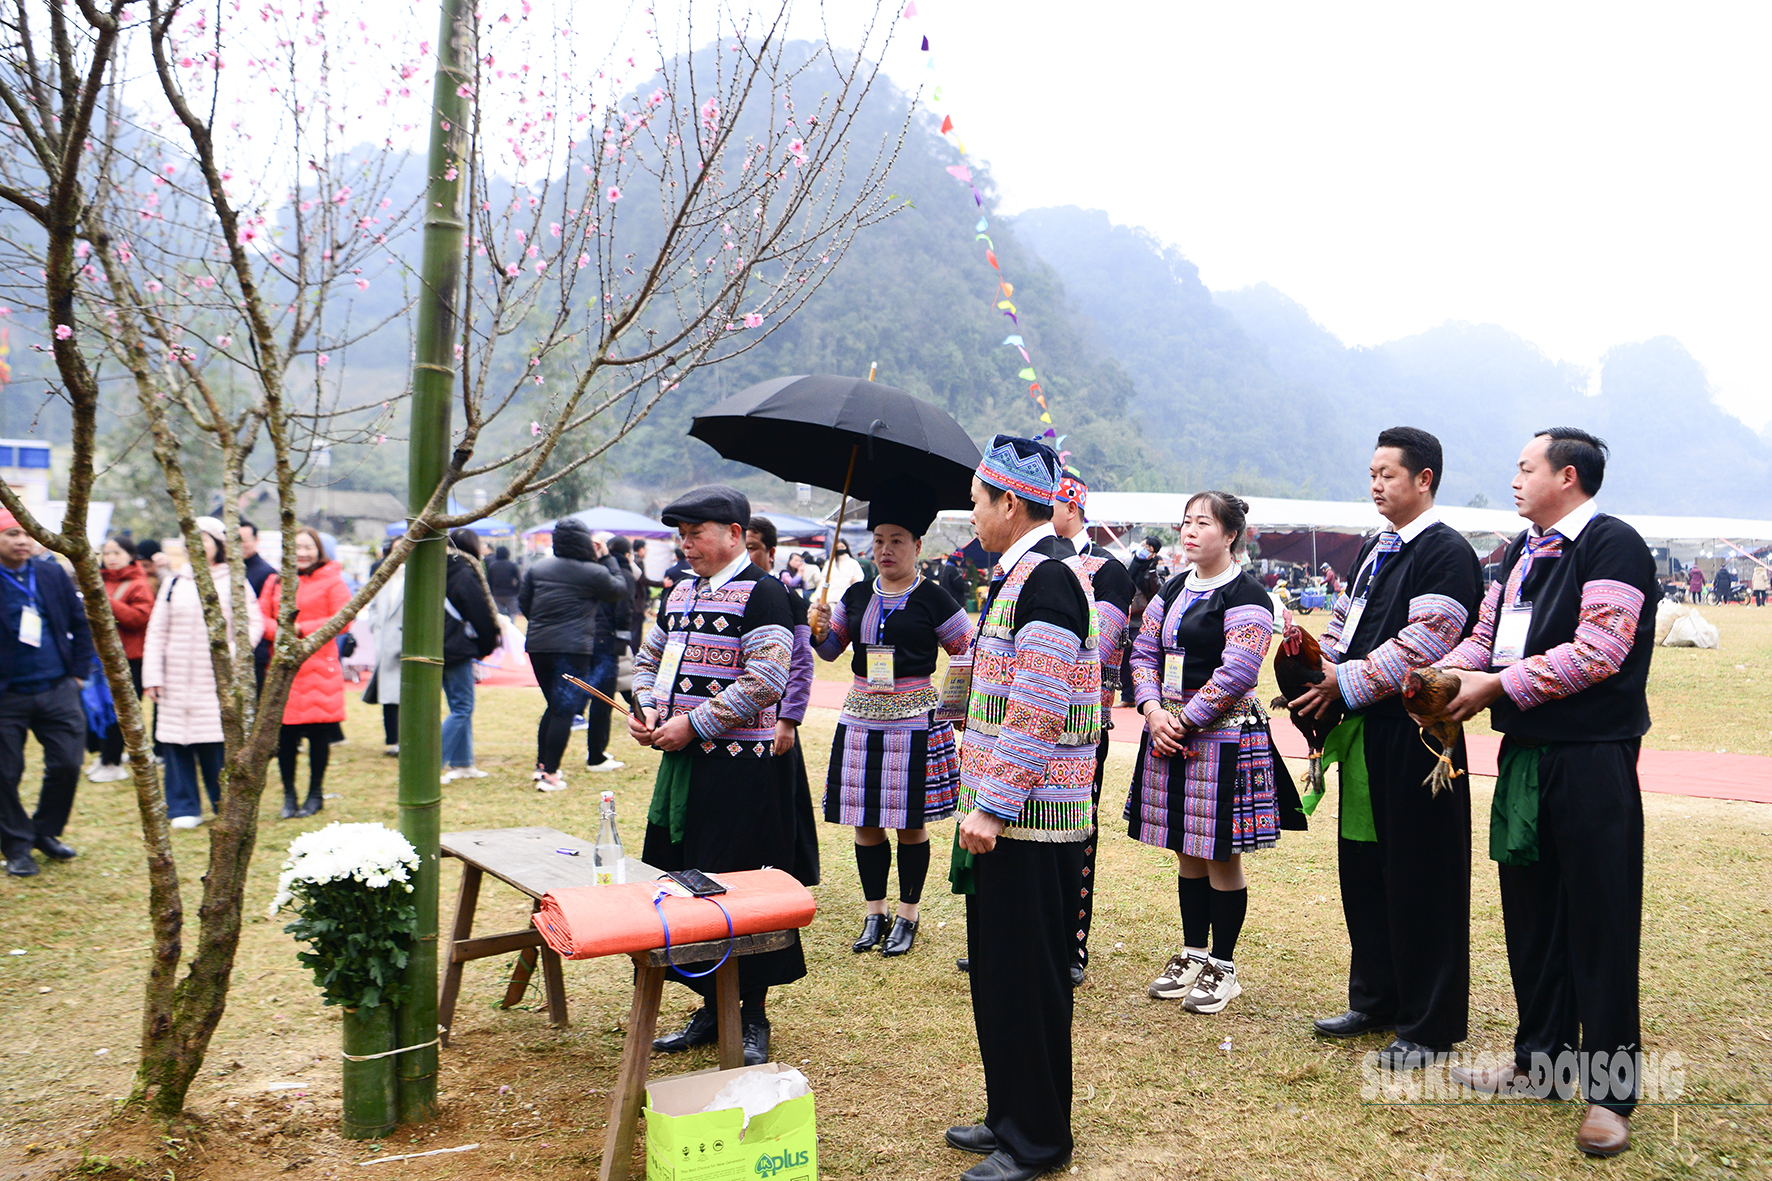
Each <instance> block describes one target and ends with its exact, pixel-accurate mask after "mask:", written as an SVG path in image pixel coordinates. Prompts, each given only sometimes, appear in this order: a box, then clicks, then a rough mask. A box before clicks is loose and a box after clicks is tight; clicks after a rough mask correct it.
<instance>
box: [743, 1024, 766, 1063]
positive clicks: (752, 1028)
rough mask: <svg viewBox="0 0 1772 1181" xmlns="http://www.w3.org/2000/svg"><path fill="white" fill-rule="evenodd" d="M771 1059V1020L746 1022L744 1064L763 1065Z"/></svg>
mask: <svg viewBox="0 0 1772 1181" xmlns="http://www.w3.org/2000/svg"><path fill="white" fill-rule="evenodd" d="M767 1061H769V1022H767V1021H747V1022H745V1023H744V1064H745V1065H746V1066H761V1065H763V1064H764V1063H765V1062H767Z"/></svg>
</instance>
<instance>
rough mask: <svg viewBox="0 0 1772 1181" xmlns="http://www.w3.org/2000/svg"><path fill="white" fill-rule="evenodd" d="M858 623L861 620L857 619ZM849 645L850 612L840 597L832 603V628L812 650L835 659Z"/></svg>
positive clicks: (828, 658) (826, 657)
mask: <svg viewBox="0 0 1772 1181" xmlns="http://www.w3.org/2000/svg"><path fill="white" fill-rule="evenodd" d="M856 622H857V623H858V624H859V623H860V621H859V620H857V621H856ZM847 647H849V612H848V610H847V609H845V608H844V606H843V600H842V599H838V600H837V601H836V602H834V603H832V604H831V630H830V631H828V632H826V633H825V637H824V642H823V643H821V644H818V645H816V646H815V647H814V648H813V649H812V650H813V651H814V652H817V653H818V654H819V655H820V656H822V657H824V658H825V659H826V660H835V659H837V657H839V656H841V655H843V649H845V648H847Z"/></svg>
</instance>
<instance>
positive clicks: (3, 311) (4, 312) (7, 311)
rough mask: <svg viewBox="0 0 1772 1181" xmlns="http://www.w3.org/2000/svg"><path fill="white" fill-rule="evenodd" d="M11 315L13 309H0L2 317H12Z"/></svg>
mask: <svg viewBox="0 0 1772 1181" xmlns="http://www.w3.org/2000/svg"><path fill="white" fill-rule="evenodd" d="M10 315H12V309H11V308H7V307H0V316H10Z"/></svg>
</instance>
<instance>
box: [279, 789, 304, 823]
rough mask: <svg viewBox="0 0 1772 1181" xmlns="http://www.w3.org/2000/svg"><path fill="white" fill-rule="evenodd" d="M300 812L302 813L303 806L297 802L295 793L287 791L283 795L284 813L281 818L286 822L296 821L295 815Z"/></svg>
mask: <svg viewBox="0 0 1772 1181" xmlns="http://www.w3.org/2000/svg"><path fill="white" fill-rule="evenodd" d="M299 811H301V805H300V804H297V803H296V802H295V793H294V792H292V791H285V792H284V793H283V813H282V817H281V818H282V819H284V820H292V819H294V817H295V814H296V813H297V812H299Z"/></svg>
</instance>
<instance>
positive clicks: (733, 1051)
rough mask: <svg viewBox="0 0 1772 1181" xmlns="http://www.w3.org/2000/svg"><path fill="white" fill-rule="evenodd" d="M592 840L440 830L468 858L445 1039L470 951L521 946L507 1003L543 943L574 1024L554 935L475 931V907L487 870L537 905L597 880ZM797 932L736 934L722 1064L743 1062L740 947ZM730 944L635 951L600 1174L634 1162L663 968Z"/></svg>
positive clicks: (515, 831) (723, 973) (632, 872)
mask: <svg viewBox="0 0 1772 1181" xmlns="http://www.w3.org/2000/svg"><path fill="white" fill-rule="evenodd" d="M591 844H592V843H591V842H589V841H586V840H583V839H582V838H579V837H575V836H572V835H570V834H568V833H564V832H561V831H560V830H559V829H556V828H487V829H479V830H475V831H471V832H446V833H444V834H443V837H442V852H443V856H445V857H455V858H458V859H460V861H461V863H462V871H461V889H460V891H459V892H458V893H457V895H456V903H455V922H454V923H453V924H451V926H450V935H449V943H448V945H447V946H446V947H445V948H444V949H443V963H444V965H445V968H444V972H443V986H442V994H441V996H440V997H439V998H438V1001H437V1021H438V1023H439V1024H440V1025H442V1026H443V1027H444V1032H443V1034H442V1038H443V1044H444V1045H445V1046H447V1045H448V1044H449V1032H448V1029H449V1026H450V1025H451V1024H452V1023H453V1021H454V1018H455V1002H456V999H457V997H458V996H459V995H460V993H461V974H462V965H463V964H465V963H467V962H468V961H469V960H478V959H485V958H486V957H488V956H495V955H508V954H510V953H511V952H513V951H517V952H521V955H520V956H519V958H518V960H517V963H516V965H515V967H513V968H512V970H511V982H510V985H509V987H507V988H506V989H505V998H504V1001H503V1003H502V1007H504V1008H507V1009H508V1008H510V1007H511V1006H512V1005H515V1004H516V1003H518V1002H519V1001H521V1000H522V999H523V994H524V993H525V992H526V991H527V990H528V988H529V981H530V978H531V976H532V975H533V974H534V972H535V965H536V961H537V958H538V953H539V959H540V962H541V969H542V980H543V982H544V984H545V987H546V991H547V998H548V1020H549V1021H550V1022H551V1023H552V1024H553V1025H554V1026H556V1027H564V1026H565V1025H567V1024H568V1021H567V1018H566V983H565V977H564V973H563V972H562V971H561V966H560V956H559V953H557V952H555V951H554V950H553V949H552V948H550V947H549V946H548V945H547V943H546V941H545V940H543V939H542V937H541V932H539V931H537V930H536V929H535V927H534V926H529V927H526V928H524V929H523V930H521V931H506V932H504V933H503V934H499V935H481V936H477V937H476V936H475V935H474V933H473V931H474V911H475V909H476V908H477V907H478V905H479V902H480V883H481V881H482V879H483V878H484V877H485V875H487V874H491V875H492V876H493V877H495V878H497V879H498V880H499V881H501V882H504V883H505V884H506V885H509V886H513V887H515V888H516V889H518V890H521V891H522V892H523V893H525V894H527V895H529V897H530V898H531V899H532V900H533V903H534V905H532V906H531V908H530V909H531V910H532V911H533V910H535V909H537V908H539V906H540V903H541V898H542V895H544V894H546V893H547V892H548V891H549V890H558V889H563V888H565V887H568V886H594V885H595V884H596V877H595V870H594V868H593V866H592V864H591ZM561 849H576V850H578V851H579V852H578V855H577V856H573V855H571V854H569V853H561V852H558V850H561ZM625 868H626V878H627V880H628V881H630V882H638V881H646V880H649V879H651V878H656V877H658V876H659V871H658V870H656V869H654V868H653V867H652V866H650V865H647V864H646V863H645V862H643V861H638V860H635V859H634V858H632V857H629V858H628V859H627V863H626V866H625ZM793 938H794V932H793V931H767V932H763V933H761V934H756V935H740V936H739V937H738V938H737V939H734V940H732V941H731V942H732V955H731V956H729V957H728V958H727V959H726V962H725V963H724V964H722V965H721V966H720V969H719V971H717V972H715V973H714V1013H715V1015H716V1017H717V1018H718V1036H719V1053H720V1069H721V1070H732V1069H734V1068H736V1067H739V1066H743V1065H744V1032H743V1029H742V1027H741V1025H740V1023H739V1020H740V1019H739V1002H738V957H740V956H746V955H756V954H758V953H759V952H765V951H779V950H781V949H782V948H785V947H787V946H789V944H791V943H792V942H793ZM726 948H727V941H726V940H724V939H716V940H712V941H710V942H707V943H687V944H683V945H681V946H678V947H673V948H671V949H670V955H669V959H668V960H667V958H666V954H665V952H664V950H663V949H662V948H661V949H658V950H656V951H641V952H635V953H633V955H632V957H631V958H632V959H633V961H634V999H633V1003H632V1006H631V1007H630V1008H629V1010H628V1031H627V1037H626V1040H625V1041H624V1042H623V1044H622V1051H621V1065H620V1069H619V1070H618V1072H617V1075H616V1084H615V1089H614V1091H613V1092H612V1093H611V1094H610V1099H609V1130H608V1132H607V1133H606V1134H605V1136H604V1139H603V1163H602V1167H601V1168H600V1169H599V1170H598V1172H597V1176H598V1178H599V1181H626V1178H628V1177H629V1176H630V1175H631V1170H630V1168H629V1165H630V1161H631V1158H632V1157H633V1154H634V1135H635V1132H636V1131H637V1130H638V1126H639V1122H640V1107H641V1104H642V1102H643V1101H644V1100H645V1097H646V1075H647V1068H648V1066H649V1064H650V1062H651V1059H652V1039H653V1038H654V1037H655V1036H657V1034H658V1008H659V1002H660V1000H661V999H662V998H663V995H664V982H665V976H666V974H667V973H668V971H669V968H670V965H672V964H676V965H679V966H687V965H692V964H706V963H710V962H712V961H715V960H718V959H720V957H721V956H724V955H726Z"/></svg>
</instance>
